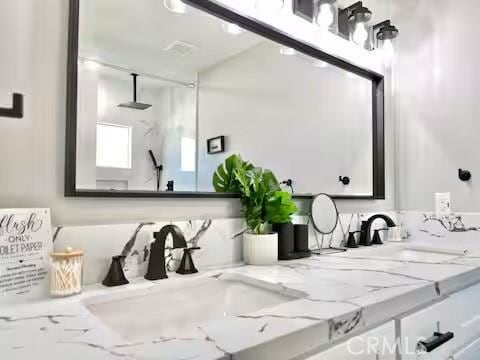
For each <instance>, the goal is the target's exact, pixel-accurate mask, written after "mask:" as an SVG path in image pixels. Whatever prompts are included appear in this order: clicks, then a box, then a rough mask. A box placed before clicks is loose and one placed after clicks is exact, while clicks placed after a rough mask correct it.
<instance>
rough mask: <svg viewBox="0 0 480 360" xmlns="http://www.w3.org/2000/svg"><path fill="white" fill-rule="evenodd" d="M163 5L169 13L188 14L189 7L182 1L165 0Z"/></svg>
mask: <svg viewBox="0 0 480 360" xmlns="http://www.w3.org/2000/svg"><path fill="white" fill-rule="evenodd" d="M163 4H164V5H165V7H166V8H167V10H168V11H171V12H174V13H177V14H185V13H186V12H187V5H185V3H184V2H183V1H182V0H164V1H163Z"/></svg>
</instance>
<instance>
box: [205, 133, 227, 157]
mask: <svg viewBox="0 0 480 360" xmlns="http://www.w3.org/2000/svg"><path fill="white" fill-rule="evenodd" d="M207 151H208V153H209V154H218V153H222V152H224V151H225V136H217V137H214V138H211V139H208V140H207Z"/></svg>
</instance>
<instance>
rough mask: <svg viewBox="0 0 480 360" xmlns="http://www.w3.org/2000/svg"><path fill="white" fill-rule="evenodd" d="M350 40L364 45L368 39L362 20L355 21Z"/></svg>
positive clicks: (365, 26)
mask: <svg viewBox="0 0 480 360" xmlns="http://www.w3.org/2000/svg"><path fill="white" fill-rule="evenodd" d="M352 40H353V42H354V43H355V44H357V45H360V46H362V47H365V43H366V42H367V40H368V30H367V25H366V24H365V23H363V22H360V23H357V25H356V26H355V31H354V32H353V36H352Z"/></svg>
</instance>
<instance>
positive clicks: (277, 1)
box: [255, 0, 284, 11]
mask: <svg viewBox="0 0 480 360" xmlns="http://www.w3.org/2000/svg"><path fill="white" fill-rule="evenodd" d="M283 5H284V0H256V2H255V8H256V9H257V10H259V11H280V10H282V9H283Z"/></svg>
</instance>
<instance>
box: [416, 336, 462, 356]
mask: <svg viewBox="0 0 480 360" xmlns="http://www.w3.org/2000/svg"><path fill="white" fill-rule="evenodd" d="M453 336H454V335H453V333H452V332H447V333H445V334H442V333H439V332H434V333H433V336H432V337H431V338H428V339H427V340H423V341H419V342H418V344H417V350H419V351H421V352H427V353H429V352H432V351H433V350H435V349H436V348H438V347H440V346H442V345H443V344H445V343H446V342H448V341H450V340H452V339H453Z"/></svg>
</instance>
